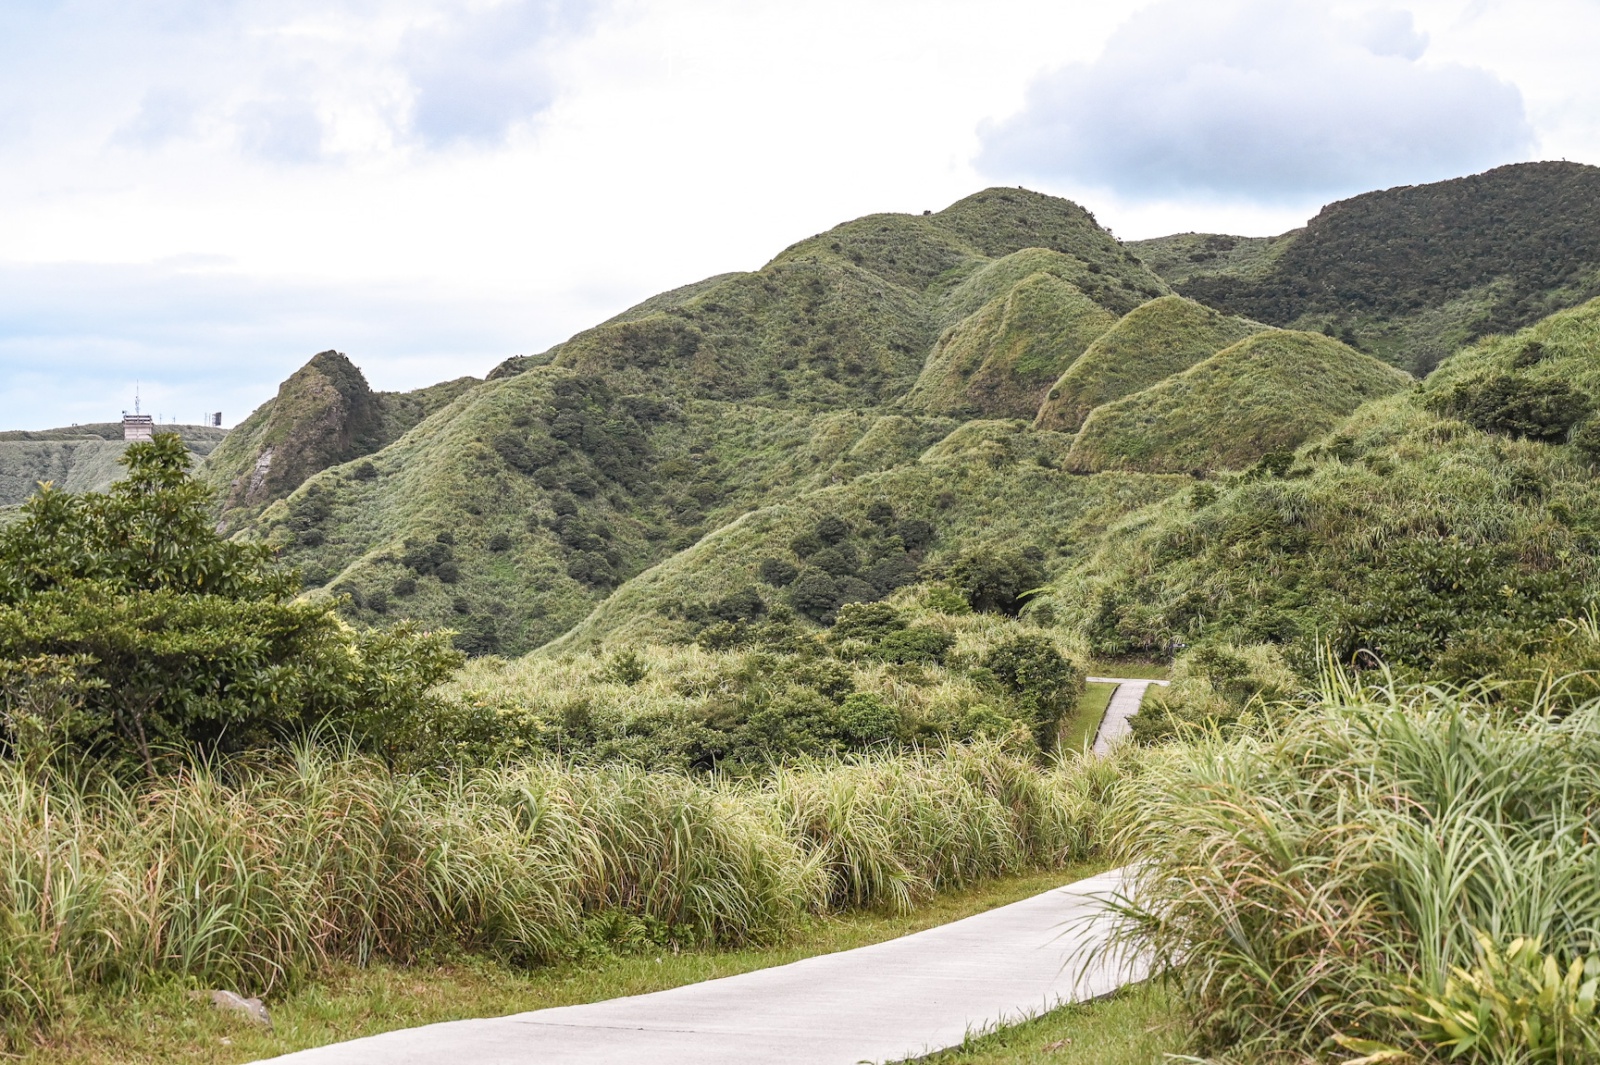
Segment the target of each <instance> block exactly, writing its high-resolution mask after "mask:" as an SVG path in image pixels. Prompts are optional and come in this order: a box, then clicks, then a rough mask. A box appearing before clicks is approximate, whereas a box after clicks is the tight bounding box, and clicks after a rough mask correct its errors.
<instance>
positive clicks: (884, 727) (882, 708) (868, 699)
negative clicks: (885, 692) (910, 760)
mask: <svg viewBox="0 0 1600 1065" xmlns="http://www.w3.org/2000/svg"><path fill="white" fill-rule="evenodd" d="M836 717H837V720H838V723H839V731H840V733H842V734H843V736H844V738H845V739H846V740H847V741H849V742H850V743H851V744H853V745H856V746H871V745H872V744H878V743H886V742H889V741H892V740H896V739H899V736H900V714H899V713H898V712H897V711H896V710H895V708H894V707H892V706H890V705H889V704H888V703H885V702H884V701H883V700H882V699H880V698H879V697H878V696H876V695H874V694H872V693H871V692H854V693H852V694H850V695H847V696H845V699H844V702H843V703H840V704H839V710H838V713H837V715H836Z"/></svg>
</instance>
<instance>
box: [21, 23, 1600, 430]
mask: <svg viewBox="0 0 1600 1065" xmlns="http://www.w3.org/2000/svg"><path fill="white" fill-rule="evenodd" d="M1338 2H1344V0H1338ZM1348 2H1350V3H1355V4H1360V3H1362V2H1364V0H1348ZM1149 4H1150V0H1094V2H1089V0H985V2H984V3H982V4H979V3H977V2H976V0H807V2H806V3H804V4H797V3H794V2H793V0H598V2H597V3H594V4H586V3H578V2H571V0H140V2H137V3H127V2H118V0H15V2H8V3H0V160H3V161H4V164H5V165H4V166H0V233H3V234H4V235H5V239H4V242H3V243H0V428H6V427H8V426H9V425H14V424H20V422H21V420H22V419H23V418H24V417H26V418H27V419H28V421H29V422H30V423H31V424H32V425H34V426H35V427H37V426H39V425H42V424H58V423H60V422H64V421H73V420H76V421H84V420H88V418H89V417H90V416H91V415H92V414H96V413H97V412H98V414H99V415H103V413H104V411H105V410H108V409H109V410H112V411H113V413H114V412H115V410H117V409H120V406H121V405H123V404H124V403H125V402H126V400H125V398H124V393H125V392H126V391H127V389H126V388H125V387H124V382H127V383H130V387H131V381H132V380H133V379H134V378H136V377H139V378H142V379H143V380H144V381H145V384H146V389H147V395H149V396H152V397H161V396H166V397H168V398H166V399H159V398H158V400H157V401H158V402H159V403H160V404H161V407H162V409H167V408H171V410H175V411H178V412H179V413H183V412H187V411H191V410H192V411H195V412H198V411H199V410H203V409H206V408H207V407H210V408H211V409H216V408H217V407H219V406H220V407H222V408H223V409H224V410H225V411H227V412H228V415H229V417H230V419H231V418H233V417H236V416H237V414H238V413H239V411H240V408H242V407H247V406H254V405H255V403H257V402H260V401H261V400H262V399H265V398H266V397H268V396H270V395H271V394H272V390H273V389H274V388H275V387H276V384H277V382H278V381H279V380H280V379H281V378H282V377H283V376H284V374H285V373H287V372H288V371H289V370H292V369H293V368H294V367H295V366H298V365H299V364H301V363H302V362H304V360H305V358H306V357H307V356H309V355H310V354H311V353H313V352H315V351H318V350H321V349H324V348H328V347H333V348H338V349H339V350H343V351H346V352H348V353H349V354H350V355H351V356H352V357H353V358H355V359H356V361H357V362H358V363H359V364H360V365H361V366H362V367H363V368H364V369H366V371H367V372H368V374H369V376H370V377H371V378H372V379H373V381H374V383H375V384H377V385H379V386H380V387H389V388H396V387H410V386H413V385H419V384H424V383H427V382H428V381H431V380H436V379H439V378H442V377H445V376H452V375H455V374H458V373H462V372H473V373H482V372H483V371H484V370H485V369H487V368H488V367H489V366H492V365H493V364H494V363H495V362H496V361H498V360H499V359H501V358H503V357H505V356H507V355H511V354H516V353H519V352H524V353H525V352H530V351H538V350H541V349H543V348H545V347H547V346H549V345H550V344H552V343H556V342H558V341H560V340H562V339H564V338H565V337H567V336H568V335H570V334H571V333H573V332H575V331H577V330H579V329H581V328H584V327H585V326H588V325H592V324H594V323H595V322H597V321H599V320H601V319H603V318H605V317H608V316H609V315H611V314H614V313H616V312H617V311H619V310H621V309H622V308H623V307H625V306H627V305H628V304H629V303H631V302H633V301H635V300H637V299H642V298H644V297H646V296H648V295H650V294H652V293H654V292H657V291H660V290H662V289H666V288H669V287H672V286H674V285H679V284H683V283H686V282H690V281H693V280H696V279H698V278H700V277H704V276H706V275H708V274H712V273H718V272H722V271H725V270H737V269H751V268H754V267H757V266H759V265H760V264H761V263H762V262H764V261H765V260H766V259H767V258H768V257H770V256H771V255H772V254H773V253H775V252H776V251H777V250H779V249H780V248H782V247H784V246H785V245H787V244H789V243H791V242H792V241H794V240H796V239H799V238H802V237H805V236H806V235H808V234H811V233H814V232H817V231H819V230H822V229H824V228H826V227H828V226H831V225H833V224H835V223H837V222H840V221H843V220H845V219H848V218H851V217H854V216H857V215H860V214H865V213H867V212H869V211H880V210H900V211H911V212H920V211H922V210H924V209H935V210H936V209H938V208H940V207H942V206H944V205H945V204H947V203H950V202H951V201H953V200H955V199H957V198H959V197H961V196H963V195H966V194H967V193H970V192H972V191H974V190H975V189H977V188H979V187H981V186H982V185H984V184H986V183H990V182H991V181H993V179H994V178H995V177H1000V178H1001V180H1002V181H1003V183H1007V184H1016V183H1018V182H1019V181H1024V180H1026V181H1027V182H1028V183H1029V184H1030V185H1035V186H1036V187H1042V188H1043V189H1044V190H1045V191H1050V192H1054V193H1057V194H1060V195H1067V196H1072V197H1073V198H1075V199H1078V200H1079V201H1080V202H1082V203H1084V204H1085V205H1086V206H1089V207H1090V208H1092V209H1093V210H1094V211H1095V212H1096V214H1097V216H1098V217H1099V218H1101V219H1102V220H1104V221H1106V222H1108V223H1109V224H1111V225H1112V226H1114V227H1115V229H1116V231H1117V233H1118V235H1120V236H1124V237H1138V236H1154V235H1158V234H1160V233H1164V232H1171V231H1174V230H1180V229H1196V228H1201V229H1217V230H1222V231H1228V232H1242V233H1268V232H1280V231H1282V230H1283V229H1287V228H1289V227H1290V226H1293V225H1298V224H1300V223H1302V222H1303V221H1304V220H1305V218H1307V217H1308V216H1309V215H1310V214H1311V213H1312V212H1314V211H1315V210H1316V208H1317V207H1318V206H1319V205H1320V204H1321V203H1322V202H1323V201H1324V200H1325V199H1326V198H1327V197H1326V196H1323V195H1320V194H1315V193H1306V194H1304V195H1302V196H1301V197H1300V198H1299V199H1296V200H1293V201H1283V200H1281V199H1277V198H1275V197H1276V193H1272V192H1269V193H1265V194H1263V195H1261V196H1259V197H1256V198H1241V199H1233V200H1227V201H1218V200H1216V199H1215V196H1214V195H1213V196H1211V198H1210V199H1207V194H1205V193H1204V192H1203V190H1201V191H1197V188H1198V187H1189V186H1185V187H1182V188H1178V189H1176V190H1174V191H1173V192H1172V194H1171V195H1170V196H1168V197H1166V198H1164V199H1161V200H1159V201H1152V200H1151V199H1150V198H1149V197H1150V193H1149V191H1148V189H1147V188H1146V189H1142V190H1138V192H1137V195H1134V194H1132V193H1131V192H1130V193H1129V194H1127V195H1119V193H1118V190H1117V189H1115V188H1106V187H1103V184H1097V183H1096V182H1092V181H1089V180H1085V179H1084V178H1083V177H1082V176H1081V175H1080V174H1078V173H1077V172H1075V171H1074V172H1072V173H1068V172H1066V171H1065V170H1060V171H1052V172H1051V173H1050V174H1047V175H1044V176H1042V177H1040V178H1038V179H1032V178H1024V177H1021V176H1013V175H1012V174H1011V173H1010V172H1009V171H1008V172H1006V173H1005V174H1004V175H990V176H988V177H986V176H985V175H984V174H982V173H980V172H979V171H977V170H976V169H975V168H974V166H973V160H974V158H976V157H977V156H978V154H979V151H980V149H981V148H982V141H981V140H980V137H979V134H978V129H979V127H980V124H981V123H982V122H983V121H984V119H986V118H991V117H993V116H1004V115H1008V114H1013V113H1017V112H1018V111H1019V110H1020V109H1024V108H1025V107H1026V105H1027V102H1028V89H1029V86H1030V84H1034V83H1036V82H1037V81H1038V80H1039V74H1040V72H1041V71H1046V70H1056V69H1060V68H1062V67H1063V66H1064V65H1066V66H1070V65H1071V64H1074V63H1076V64H1080V65H1085V66H1092V65H1094V64H1095V63H1097V62H1099V61H1098V60H1097V59H1096V57H1097V56H1100V55H1102V53H1105V54H1110V51H1109V50H1108V48H1107V42H1108V41H1110V40H1112V38H1113V36H1114V35H1116V34H1117V31H1118V27H1119V26H1121V25H1123V24H1124V23H1126V22H1127V21H1128V20H1129V18H1130V16H1131V15H1134V14H1136V13H1137V12H1138V11H1141V10H1144V9H1146V8H1147V7H1149ZM1467 4H1468V0H1410V3H1409V6H1410V7H1411V8H1412V9H1413V10H1414V11H1415V12H1416V15H1417V18H1416V19H1415V20H1414V21H1413V20H1409V19H1406V18H1405V17H1404V15H1403V13H1396V12H1394V11H1392V10H1382V9H1380V10H1379V11H1378V12H1377V13H1376V14H1360V13H1356V14H1350V15H1347V16H1346V17H1345V19H1344V20H1343V21H1339V20H1331V19H1322V17H1321V16H1318V18H1319V19H1321V21H1316V20H1313V21H1311V22H1307V21H1306V20H1305V19H1304V18H1301V19H1300V20H1299V21H1298V22H1293V20H1291V22H1292V23H1293V25H1294V26H1296V27H1299V28H1298V29H1297V30H1295V32H1296V33H1298V34H1299V35H1300V38H1299V39H1297V38H1294V37H1292V36H1291V39H1290V40H1289V41H1288V42H1287V43H1286V42H1285V41H1284V40H1282V39H1280V38H1281V36H1282V35H1281V34H1280V35H1279V37H1274V36H1273V31H1272V25H1271V24H1270V20H1269V22H1268V23H1263V24H1262V25H1260V26H1250V27H1248V31H1247V37H1246V39H1245V40H1244V41H1243V43H1242V44H1241V46H1240V49H1242V53H1243V55H1244V57H1243V58H1239V57H1236V56H1234V54H1233V53H1232V52H1230V51H1228V50H1227V49H1226V48H1221V47H1219V44H1218V42H1217V41H1216V40H1215V37H1216V33H1214V32H1213V31H1212V30H1211V29H1208V28H1207V27H1206V26H1205V25H1204V19H1205V18H1208V17H1209V18H1212V19H1216V18H1223V21H1224V22H1226V21H1227V18H1226V17H1224V16H1226V15H1227V12H1228V11H1230V10H1233V9H1232V8H1229V7H1227V6H1226V5H1224V6H1221V7H1219V6H1217V4H1215V3H1212V2H1210V0H1204V2H1200V3H1194V4H1192V7H1193V8H1194V9H1195V12H1194V13H1193V14H1191V15H1186V16H1185V18H1189V19H1191V20H1192V24H1193V28H1192V32H1191V28H1185V27H1191V22H1184V23H1182V26H1181V27H1180V28H1179V29H1177V30H1174V29H1172V28H1171V27H1170V26H1169V27H1168V29H1167V31H1166V32H1167V33H1168V37H1169V39H1167V40H1166V43H1164V44H1162V43H1161V42H1160V41H1159V40H1158V41H1156V43H1157V44H1161V48H1164V49H1165V51H1161V49H1156V51H1155V52H1154V53H1153V54H1154V55H1155V56H1156V57H1157V58H1158V59H1159V57H1161V56H1167V57H1168V58H1169V60H1170V62H1171V63H1172V64H1173V65H1174V69H1180V70H1182V71H1187V70H1188V69H1189V68H1188V67H1185V66H1184V64H1185V63H1188V62H1189V60H1188V59H1186V58H1185V56H1184V54H1183V53H1184V51H1185V49H1184V48H1183V47H1180V46H1179V44H1182V43H1183V42H1179V44H1173V43H1172V41H1171V39H1170V38H1171V37H1172V36H1173V35H1174V34H1177V33H1186V34H1188V35H1189V37H1190V38H1191V40H1190V42H1189V45H1188V47H1189V49H1190V50H1193V51H1196V52H1198V51H1199V50H1202V49H1205V50H1209V51H1208V54H1212V59H1213V63H1214V65H1217V66H1219V67H1222V68H1227V67H1228V66H1229V64H1232V65H1234V66H1239V67H1240V68H1241V69H1244V70H1245V71H1247V72H1248V71H1250V70H1259V67H1251V66H1250V62H1249V61H1248V56H1249V53H1250V52H1252V51H1254V52H1260V51H1272V50H1276V51H1281V52H1284V53H1285V54H1286V55H1288V56H1289V57H1290V58H1289V59H1287V60H1285V62H1288V63H1290V64H1291V65H1292V66H1293V67H1294V71H1293V73H1294V75H1295V77H1297V78H1300V79H1303V80H1307V81H1309V82H1312V83H1315V84H1319V85H1326V86H1332V87H1333V89H1339V90H1340V91H1343V92H1347V94H1348V93H1351V92H1353V93H1354V94H1355V96H1356V98H1358V99H1361V100H1368V99H1370V98H1371V97H1372V95H1373V91H1368V90H1366V89H1360V90H1359V91H1356V90H1355V89H1349V88H1348V87H1344V88H1341V86H1342V84H1343V83H1340V82H1338V81H1337V79H1335V78H1331V77H1330V76H1329V70H1330V69H1332V71H1333V73H1335V74H1338V73H1339V71H1341V70H1344V69H1345V68H1341V67H1337V65H1335V66H1334V67H1332V68H1330V67H1329V63H1328V60H1327V55H1328V54H1330V53H1337V54H1339V55H1344V54H1347V53H1350V52H1354V53H1357V54H1358V58H1360V57H1364V58H1361V62H1362V63H1364V64H1377V65H1378V68H1379V69H1382V65H1383V64H1392V65H1394V66H1396V67H1400V68H1405V69H1407V70H1411V71H1412V72H1413V73H1414V72H1415V71H1419V70H1420V71H1424V72H1426V71H1432V70H1440V69H1460V70H1466V71H1467V72H1468V74H1469V75H1470V76H1469V77H1468V78H1467V80H1466V82H1465V84H1466V86H1467V87H1468V88H1472V87H1473V86H1480V87H1481V85H1482V84H1483V80H1484V79H1483V76H1482V75H1481V74H1472V73H1471V68H1474V67H1488V68H1490V69H1492V70H1494V71H1495V72H1497V74H1498V75H1499V76H1501V77H1503V78H1505V79H1507V80H1509V81H1511V82H1514V83H1515V84H1516V85H1517V86H1518V87H1519V88H1520V89H1521V90H1522V91H1523V93H1524V95H1525V97H1526V99H1527V102H1528V103H1527V106H1528V113H1529V115H1530V116H1531V119H1532V121H1533V124H1534V126H1535V127H1536V129H1537V131H1538V134H1539V136H1540V138H1541V145H1542V150H1544V151H1546V152H1548V153H1549V154H1551V155H1555V156H1561V155H1568V156H1571V157H1573V158H1587V160H1588V161H1594V162H1600V120H1597V119H1596V118H1595V117H1594V116H1595V115H1600V106H1596V105H1597V104H1600V95H1597V94H1600V89H1596V88H1595V87H1594V86H1595V85H1600V82H1595V81H1594V79H1592V78H1591V77H1590V76H1589V74H1588V67H1589V66H1590V65H1591V63H1592V57H1591V56H1590V54H1589V52H1590V51H1591V50H1592V49H1591V44H1590V42H1591V41H1592V40H1594V39H1595V37H1596V35H1597V34H1600V19H1596V18H1595V13H1596V12H1597V11H1600V5H1597V4H1596V3H1594V0H1547V2H1542V3H1541V4H1540V5H1527V4H1525V3H1524V4H1513V3H1511V2H1510V0H1493V2H1491V3H1489V4H1487V5H1485V9H1484V11H1480V12H1472V11H1466V10H1465V9H1466V7H1467ZM1219 13H1220V14H1219ZM1169 21H1170V20H1169ZM1307 26H1310V27H1312V29H1315V28H1316V27H1317V26H1334V27H1337V34H1336V36H1337V37H1338V40H1337V41H1335V42H1334V43H1333V44H1329V43H1328V42H1327V41H1323V40H1317V41H1310V42H1308V41H1307V40H1305V39H1303V38H1304V35H1305V33H1306V32H1307V30H1306V27H1307ZM1208 34H1209V36H1208ZM1313 45H1315V47H1313ZM1112 47H1113V48H1114V47H1116V46H1115V45H1113V46H1112ZM1141 47H1142V46H1141ZM1240 49H1236V50H1240ZM1319 57H1320V58H1319ZM1191 65H1192V64H1191ZM1452 65H1454V66H1453V67H1452ZM1362 69H1367V68H1366V67H1363V68H1362ZM1340 76H1344V75H1340ZM1408 76H1409V75H1408ZM1410 84H1411V83H1410V82H1408V81H1407V82H1403V83H1401V84H1400V88H1401V89H1407V88H1408V86H1410ZM1306 91H1307V92H1309V90H1306ZM1331 91H1332V90H1331V89H1330V92H1331ZM1374 91H1375V90H1374ZM1129 92H1130V93H1131V94H1133V95H1134V96H1136V97H1137V100H1136V101H1134V102H1137V103H1140V104H1142V105H1144V110H1146V111H1149V110H1159V109H1160V108H1165V107H1178V108H1179V110H1180V111H1181V108H1182V107H1183V106H1188V102H1187V101H1185V100H1183V99H1181V98H1180V99H1177V100H1173V99H1172V98H1171V94H1170V93H1168V92H1167V88H1166V84H1165V82H1164V80H1163V76H1162V72H1161V71H1160V70H1157V71H1155V72H1153V73H1152V75H1151V77H1150V78H1149V81H1148V84H1140V83H1135V84H1132V85H1130V86H1129ZM1302 95H1304V93H1302ZM1445 95H1448V93H1446V94H1445ZM1295 99H1299V97H1297V96H1295V95H1294V94H1292V93H1291V94H1289V96H1288V98H1287V103H1292V102H1293V101H1294V100H1295ZM1407 99H1410V98H1409V97H1407ZM1473 99H1476V97H1473ZM1130 106H1131V104H1130ZM1447 117H1448V116H1447ZM1492 117H1493V116H1492V114H1491V115H1490V116H1489V118H1490V119H1492ZM1379 125H1380V129H1379V133H1382V132H1383V129H1382V128H1381V127H1382V124H1381V123H1380V124H1379ZM1447 125H1448V123H1447ZM1490 126H1491V128H1496V127H1493V123H1492V122H1491V123H1490ZM1130 128H1131V129H1133V131H1134V132H1136V133H1137V132H1138V131H1139V130H1141V129H1147V128H1148V125H1140V124H1138V123H1131V124H1130ZM1450 128H1456V127H1455V126H1450ZM1207 129H1208V130H1209V131H1210V132H1211V133H1215V132H1217V131H1216V130H1215V129H1213V128H1212V127H1207ZM1552 131H1554V132H1552ZM1250 132H1251V128H1250V127H1248V125H1246V126H1245V128H1243V129H1242V130H1241V131H1240V133H1241V135H1243V134H1248V133H1250ZM1247 139H1248V138H1247ZM1422 139H1423V140H1424V141H1427V138H1426V137H1424V138H1422ZM1304 147H1305V146H1304V145H1302V144H1298V143H1290V144H1288V145H1286V153H1287V151H1288V150H1289V149H1293V150H1294V151H1299V150H1302V149H1303V148H1304ZM1318 158H1321V157H1318ZM294 160H300V162H293V161H294ZM309 160H315V162H314V163H308V162H307V161H309ZM1457 172H1459V170H1458V169H1456V168H1452V169H1451V171H1450V173H1451V174H1453V173H1457ZM1439 176H1446V175H1439ZM1402 180H1416V178H1415V177H1409V176H1408V177H1405V178H1402ZM1279 184H1280V185H1281V181H1280V183H1279ZM1273 187H1274V188H1276V187H1278V186H1273ZM1364 187H1368V186H1367V184H1366V183H1364V182H1363V183H1362V184H1360V185H1358V188H1364ZM29 374H32V375H33V376H31V377H29V376H27V375H29ZM29 382H31V383H29ZM97 390H98V391H97ZM184 397H188V398H184ZM14 412H24V413H14Z"/></svg>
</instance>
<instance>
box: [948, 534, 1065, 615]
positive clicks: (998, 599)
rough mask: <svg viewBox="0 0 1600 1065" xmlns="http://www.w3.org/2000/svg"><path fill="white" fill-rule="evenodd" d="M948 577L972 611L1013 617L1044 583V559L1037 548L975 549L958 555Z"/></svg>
mask: <svg viewBox="0 0 1600 1065" xmlns="http://www.w3.org/2000/svg"><path fill="white" fill-rule="evenodd" d="M950 576H951V579H952V580H953V581H954V583H955V586H956V587H957V588H959V589H960V590H961V593H962V595H963V596H964V597H965V598H966V600H967V603H968V605H970V606H971V607H972V609H973V610H976V611H979V612H980V613H991V614H1008V615H1010V616H1012V617H1015V616H1016V615H1017V614H1018V613H1019V612H1020V611H1021V610H1022V605H1023V602H1024V601H1025V600H1026V598H1027V595H1028V593H1029V592H1032V591H1034V590H1036V589H1037V588H1039V587H1040V586H1041V585H1043V584H1044V582H1045V571H1044V559H1043V557H1042V555H1041V554H1040V553H1039V552H1038V549H1037V548H1035V549H1032V550H1029V549H1026V548H1025V549H1022V550H1017V549H1014V548H998V549H989V548H975V549H972V550H969V551H966V552H963V553H962V554H961V556H960V557H959V558H958V559H957V560H956V562H955V564H954V565H953V566H952V567H951V571H950Z"/></svg>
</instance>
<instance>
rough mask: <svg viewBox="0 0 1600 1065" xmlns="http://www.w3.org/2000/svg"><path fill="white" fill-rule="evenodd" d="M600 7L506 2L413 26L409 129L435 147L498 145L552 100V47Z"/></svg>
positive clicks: (405, 46) (408, 55) (558, 1)
mask: <svg viewBox="0 0 1600 1065" xmlns="http://www.w3.org/2000/svg"><path fill="white" fill-rule="evenodd" d="M597 8H598V4H594V3H573V2H569V0H506V2H503V3H500V4H498V5H495V6H492V7H488V8H483V7H475V8H463V9H461V10H458V11H456V12H453V13H451V14H450V15H449V16H448V17H446V18H444V19H441V20H439V21H437V22H434V23H431V24H427V25H423V26H418V27H416V28H414V29H412V30H410V31H409V32H408V33H407V34H406V36H405V39H404V41H403V42H402V45H401V50H400V56H401V63H402V65H403V66H404V67H405V70H406V73H407V75H408V76H409V79H410V82H411V85H412V89H413V91H414V93H415V97H414V101H413V104H412V112H411V119H410V130H411V132H412V133H414V134H415V135H416V136H417V137H418V138H420V139H421V140H422V142H423V143H425V144H427V145H428V146H430V147H435V148H437V147H447V146H450V145H453V144H458V143H463V142H465V143H471V144H479V145H498V144H500V143H502V142H504V141H505V139H506V136H507V134H508V133H509V132H510V131H511V130H512V128H513V127H515V126H516V125H517V124H518V123H521V122H525V121H527V120H529V119H531V118H533V117H534V116H535V115H537V114H538V113H540V112H542V111H544V110H545V109H546V108H548V107H549V106H550V104H551V103H552V102H553V101H554V99H555V95H556V91H557V86H556V83H555V79H554V78H553V77H552V76H551V73H550V71H549V69H548V67H549V64H550V62H551V56H552V53H553V52H554V50H555V49H556V48H557V47H558V46H559V45H560V44H561V43H562V42H563V41H564V40H566V39H568V38H570V36H571V35H572V34H573V33H575V32H577V31H579V30H581V29H582V28H584V27H585V26H587V25H588V24H589V23H590V22H591V21H592V19H593V18H594V17H595V16H596V15H597V14H598V10H597Z"/></svg>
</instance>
